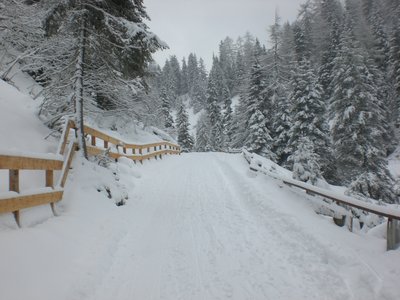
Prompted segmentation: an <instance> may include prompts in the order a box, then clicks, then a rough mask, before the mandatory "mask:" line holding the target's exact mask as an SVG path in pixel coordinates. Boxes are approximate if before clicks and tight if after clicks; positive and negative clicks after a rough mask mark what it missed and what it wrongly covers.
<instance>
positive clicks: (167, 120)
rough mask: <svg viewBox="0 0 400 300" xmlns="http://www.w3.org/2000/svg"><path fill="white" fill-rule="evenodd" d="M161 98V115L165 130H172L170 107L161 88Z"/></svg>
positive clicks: (164, 90)
mask: <svg viewBox="0 0 400 300" xmlns="http://www.w3.org/2000/svg"><path fill="white" fill-rule="evenodd" d="M160 98H161V113H162V116H163V118H164V127H165V128H167V129H168V128H174V119H173V118H172V116H171V107H170V104H169V99H168V94H167V91H166V89H165V87H163V88H161V92H160Z"/></svg>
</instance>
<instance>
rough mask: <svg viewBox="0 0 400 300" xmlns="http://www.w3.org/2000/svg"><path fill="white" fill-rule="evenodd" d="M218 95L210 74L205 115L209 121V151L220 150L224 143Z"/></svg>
mask: <svg viewBox="0 0 400 300" xmlns="http://www.w3.org/2000/svg"><path fill="white" fill-rule="evenodd" d="M218 100H219V95H218V91H217V85H216V83H215V81H214V77H212V76H210V77H209V79H208V86H207V107H206V111H207V117H208V120H209V122H210V126H209V128H210V134H209V136H210V147H211V149H210V150H211V151H221V150H222V146H223V143H224V138H223V129H222V115H221V108H220V105H219V103H218Z"/></svg>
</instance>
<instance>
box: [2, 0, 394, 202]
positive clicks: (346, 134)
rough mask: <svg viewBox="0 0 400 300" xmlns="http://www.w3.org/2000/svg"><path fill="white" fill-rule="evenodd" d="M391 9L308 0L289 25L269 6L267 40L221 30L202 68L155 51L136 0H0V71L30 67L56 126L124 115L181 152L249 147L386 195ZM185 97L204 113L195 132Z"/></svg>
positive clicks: (390, 190)
mask: <svg viewBox="0 0 400 300" xmlns="http://www.w3.org/2000/svg"><path fill="white" fill-rule="evenodd" d="M399 16H400V2H399V1H398V0H346V1H339V0H309V1H307V2H305V4H304V5H302V6H301V7H300V8H299V13H298V18H297V20H296V21H294V22H292V23H282V22H281V20H280V17H279V15H278V14H276V17H275V22H274V24H272V25H271V26H270V28H269V38H268V39H267V38H266V39H265V41H260V40H258V39H256V38H254V36H253V35H252V34H251V33H246V34H245V35H244V36H242V37H239V38H238V39H236V40H234V39H233V38H231V37H227V38H225V39H224V40H222V41H221V42H220V45H219V53H218V54H216V55H214V57H213V63H212V66H211V68H210V71H209V72H208V71H207V69H206V66H205V64H204V61H203V59H202V58H199V57H197V56H196V54H195V53H191V54H189V55H188V57H187V59H186V58H183V59H182V60H180V59H178V58H177V57H176V56H172V57H170V58H169V59H168V60H167V61H166V62H165V64H164V65H163V66H158V65H157V64H156V63H154V62H153V61H152V58H151V54H152V53H154V52H155V51H157V50H160V49H163V48H166V47H167V45H166V44H165V43H163V42H162V41H161V40H160V39H159V38H158V37H157V36H156V35H154V34H153V33H151V32H150V31H149V29H148V27H147V25H146V23H145V21H146V20H147V19H148V16H147V14H146V11H145V5H144V4H143V1H142V0H134V1H128V0H127V1H112V0H101V1H95V0H68V1H67V0H66V1H57V0H41V1H40V0H36V1H35V0H25V1H17V0H3V1H2V2H1V3H0V52H1V56H0V65H1V73H0V76H1V78H2V79H3V80H6V81H10V80H12V78H11V76H10V74H11V70H12V68H13V67H14V66H15V65H16V64H18V65H20V66H21V68H22V69H23V70H24V71H25V72H27V73H28V74H30V75H31V76H32V77H34V78H35V80H36V81H37V82H39V83H40V84H41V85H42V86H43V87H44V89H43V92H42V94H41V95H40V96H41V97H43V99H44V101H43V104H42V106H41V110H40V111H39V116H40V118H41V119H42V120H43V121H44V122H45V123H46V124H47V125H48V126H49V127H52V128H57V127H58V126H60V124H61V120H62V117H63V116H66V115H73V114H75V115H78V116H80V118H78V121H80V124H82V123H83V122H82V120H83V118H90V117H93V116H99V115H100V116H103V115H112V116H116V117H121V116H123V115H124V116H127V117H129V118H130V119H131V120H134V121H135V122H140V123H141V124H143V125H144V126H145V125H149V124H151V125H156V126H159V127H161V128H163V129H165V130H166V131H167V132H169V133H170V134H171V135H175V136H176V137H177V140H178V142H179V143H180V144H181V145H182V147H183V148H184V149H185V150H186V151H231V150H232V149H240V148H243V147H245V148H247V149H248V150H250V151H252V152H255V153H257V154H260V155H262V156H264V157H267V158H269V159H271V160H273V161H275V162H277V163H278V164H279V165H282V166H284V167H286V168H288V169H290V170H292V171H293V174H294V177H295V178H296V179H299V180H302V181H308V182H311V183H315V182H316V180H317V179H318V178H324V179H325V180H327V181H328V182H329V183H332V184H337V185H344V186H348V187H349V192H351V193H353V194H354V195H357V194H358V195H365V196H369V197H372V198H375V199H380V200H382V201H385V202H391V203H393V202H396V201H397V199H398V192H397V191H396V188H395V186H396V184H395V182H394V180H393V178H392V177H391V175H390V173H389V171H388V169H387V160H386V158H387V156H388V155H390V154H391V153H392V152H393V151H394V150H395V148H396V146H397V144H398V136H397V127H398V125H399V106H400V29H399V28H400V17H399ZM232 99H239V101H238V104H237V105H233V104H232ZM189 107H190V108H193V110H194V111H195V112H196V113H197V112H198V113H200V117H199V120H198V123H197V124H196V135H195V136H191V135H190V133H189V120H188V113H187V109H188V108H189ZM175 114H176V117H175ZM174 118H175V120H174ZM78 123H79V122H78ZM80 141H81V146H82V147H84V145H83V144H84V143H85V140H84V137H83V135H82V136H81V138H80Z"/></svg>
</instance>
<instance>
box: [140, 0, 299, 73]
mask: <svg viewBox="0 0 400 300" xmlns="http://www.w3.org/2000/svg"><path fill="white" fill-rule="evenodd" d="M304 2H305V0H144V4H145V6H146V7H147V13H148V15H149V16H150V18H151V21H150V22H147V23H148V25H149V26H150V30H151V31H152V32H154V33H156V34H157V35H158V36H159V37H160V38H161V39H162V40H164V41H165V42H167V44H168V45H169V47H170V49H169V50H165V51H163V52H159V53H156V54H155V55H154V58H155V59H156V61H157V62H158V63H159V64H160V65H163V64H164V61H165V59H166V58H167V57H169V56H170V55H172V54H175V55H176V56H177V57H178V59H179V61H181V59H182V57H184V56H185V57H186V58H187V56H188V54H189V53H190V52H194V53H196V54H197V56H198V57H202V58H203V59H204V61H205V62H206V65H207V68H210V62H211V58H212V54H213V52H215V53H217V52H218V44H219V42H220V41H221V40H222V39H224V38H225V37H226V36H230V37H232V38H233V39H234V40H236V38H237V37H238V36H240V35H244V34H245V33H246V31H249V32H250V33H252V34H253V35H255V36H256V37H258V38H259V39H260V41H261V42H262V43H263V44H267V40H268V32H267V30H268V27H269V25H271V24H273V22H274V15H275V9H276V8H277V9H278V12H279V15H280V17H281V19H282V21H287V20H289V21H293V20H294V19H295V18H296V15H297V11H298V9H299V7H300V4H301V3H304Z"/></svg>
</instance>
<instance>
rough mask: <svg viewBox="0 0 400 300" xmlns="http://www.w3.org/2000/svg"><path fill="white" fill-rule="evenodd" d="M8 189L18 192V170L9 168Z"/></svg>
mask: <svg viewBox="0 0 400 300" xmlns="http://www.w3.org/2000/svg"><path fill="white" fill-rule="evenodd" d="M8 173H9V176H8V178H9V180H8V181H9V190H10V191H12V192H17V193H19V170H9V171H8Z"/></svg>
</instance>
